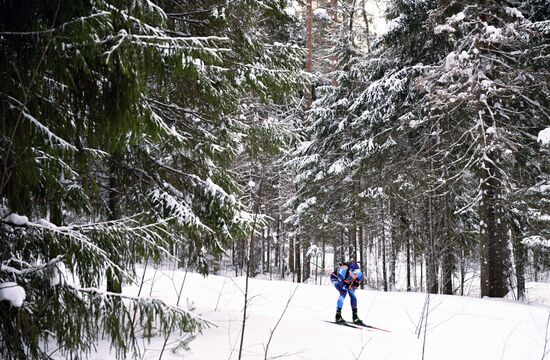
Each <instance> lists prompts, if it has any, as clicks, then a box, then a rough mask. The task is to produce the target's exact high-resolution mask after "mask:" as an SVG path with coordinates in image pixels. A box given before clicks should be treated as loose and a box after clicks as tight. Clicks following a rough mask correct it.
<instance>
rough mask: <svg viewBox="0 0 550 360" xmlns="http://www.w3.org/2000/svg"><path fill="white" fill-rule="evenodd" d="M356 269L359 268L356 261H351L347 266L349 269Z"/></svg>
mask: <svg viewBox="0 0 550 360" xmlns="http://www.w3.org/2000/svg"><path fill="white" fill-rule="evenodd" d="M358 269H359V265H358V264H357V263H356V262H354V263H351V265H350V266H349V270H350V271H354V270H358Z"/></svg>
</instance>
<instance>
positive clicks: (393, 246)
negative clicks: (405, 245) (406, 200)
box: [389, 198, 397, 291]
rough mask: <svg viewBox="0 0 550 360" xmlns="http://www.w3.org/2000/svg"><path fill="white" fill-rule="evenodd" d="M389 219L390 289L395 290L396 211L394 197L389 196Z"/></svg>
mask: <svg viewBox="0 0 550 360" xmlns="http://www.w3.org/2000/svg"><path fill="white" fill-rule="evenodd" d="M389 201H390V221H391V225H390V226H391V227H390V229H391V231H390V264H389V267H390V269H389V270H390V290H392V291H393V290H395V263H396V261H397V245H396V238H397V229H396V227H397V224H396V217H397V215H396V213H395V199H393V198H390V200H389Z"/></svg>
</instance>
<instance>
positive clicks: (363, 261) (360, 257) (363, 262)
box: [359, 224, 366, 289]
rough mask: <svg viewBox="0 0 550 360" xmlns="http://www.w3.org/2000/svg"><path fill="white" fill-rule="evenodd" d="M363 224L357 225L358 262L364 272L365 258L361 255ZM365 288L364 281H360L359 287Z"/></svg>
mask: <svg viewBox="0 0 550 360" xmlns="http://www.w3.org/2000/svg"><path fill="white" fill-rule="evenodd" d="M363 227H364V226H363V224H361V225H359V264H361V271H362V272H363V273H365V271H366V267H365V259H364V257H363V237H364V232H363ZM364 288H365V282H364V281H361V289H364Z"/></svg>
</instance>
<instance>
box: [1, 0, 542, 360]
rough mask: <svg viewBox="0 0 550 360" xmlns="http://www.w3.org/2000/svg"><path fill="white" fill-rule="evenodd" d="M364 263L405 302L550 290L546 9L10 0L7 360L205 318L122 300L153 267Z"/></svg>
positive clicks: (6, 17) (506, 1) (480, 0)
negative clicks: (529, 286) (417, 296)
mask: <svg viewBox="0 0 550 360" xmlns="http://www.w3.org/2000/svg"><path fill="white" fill-rule="evenodd" d="M350 259H355V260H357V261H358V263H359V264H360V266H361V268H362V270H363V272H364V273H365V279H364V281H363V283H362V284H361V288H368V289H374V290H378V291H384V292H388V291H403V292H422V293H429V294H448V295H456V296H464V295H469V296H472V295H473V296H476V297H482V298H483V297H491V298H503V297H505V296H508V297H510V296H511V297H512V298H513V299H515V300H517V301H520V302H521V301H522V300H523V299H524V298H525V284H526V282H530V281H535V282H550V1H549V0H524V1H521V0H386V1H381V0H380V1H376V0H315V1H313V0H294V1H290V0H202V1H184V0H71V1H64V0H52V1H50V0H45V1H37V0H0V358H2V359H49V358H51V356H50V355H49V354H50V353H51V351H48V350H47V348H48V346H46V344H50V346H51V344H55V347H56V348H58V349H59V350H58V352H59V353H60V354H62V355H61V356H63V357H64V358H68V359H69V358H70V359H80V358H86V357H87V356H88V355H90V354H91V353H92V352H93V349H94V347H95V344H96V343H97V341H98V339H100V338H105V337H107V338H109V339H110V341H111V347H112V348H113V349H114V352H115V355H116V357H117V358H119V359H126V358H130V357H132V356H134V354H135V351H136V347H137V341H136V337H137V332H138V329H139V331H140V335H139V336H144V337H152V336H158V334H169V333H171V332H173V331H174V329H178V330H180V331H183V332H187V333H196V332H197V331H199V330H200V329H201V328H202V327H203V326H204V322H203V320H202V319H201V318H200V317H198V316H196V314H194V313H193V311H192V309H188V308H185V307H183V306H178V305H175V306H174V305H170V304H167V303H166V302H165V301H163V300H162V299H155V298H153V297H148V296H140V295H139V294H138V296H130V295H126V294H124V293H123V288H124V287H125V286H126V285H128V284H132V283H138V284H139V282H140V278H139V276H138V273H139V272H137V271H136V269H137V267H138V266H139V267H140V268H143V267H144V268H148V267H150V268H163V267H170V266H175V267H177V268H179V269H187V270H188V271H191V272H196V273H200V274H203V275H205V276H206V275H207V274H217V275H224V276H235V277H237V276H244V275H246V277H247V279H248V277H251V278H260V279H270V280H271V279H276V280H285V281H288V282H295V283H310V284H316V283H319V284H321V281H320V278H321V277H326V275H327V271H329V272H330V271H332V269H333V268H334V266H336V265H337V264H338V262H339V261H342V260H350ZM472 279H474V280H473V281H474V282H475V284H476V287H477V291H475V292H474V293H473V294H472V293H471V292H468V291H467V290H465V284H466V283H467V282H469V281H472ZM140 293H141V287H140ZM143 293H145V290H144V291H143ZM178 302H179V298H178ZM153 329H154V331H153ZM243 329H244V327H243ZM239 358H240V357H239Z"/></svg>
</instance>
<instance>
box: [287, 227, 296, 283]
mask: <svg viewBox="0 0 550 360" xmlns="http://www.w3.org/2000/svg"><path fill="white" fill-rule="evenodd" d="M294 239H295V238H294V237H291V238H290V239H289V241H288V270H289V271H290V272H291V273H292V274H294V273H295V272H296V267H295V266H294V264H295V261H294ZM292 277H293V278H294V275H292Z"/></svg>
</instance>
